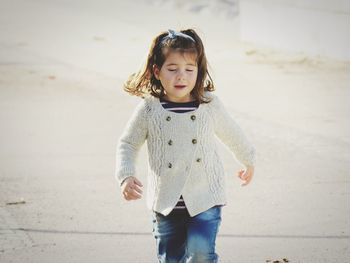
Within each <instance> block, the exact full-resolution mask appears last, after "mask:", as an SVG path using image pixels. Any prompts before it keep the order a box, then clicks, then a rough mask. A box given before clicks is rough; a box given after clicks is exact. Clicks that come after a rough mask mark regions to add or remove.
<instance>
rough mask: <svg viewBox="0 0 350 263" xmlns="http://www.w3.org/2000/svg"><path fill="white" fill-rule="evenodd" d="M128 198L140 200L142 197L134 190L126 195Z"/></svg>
mask: <svg viewBox="0 0 350 263" xmlns="http://www.w3.org/2000/svg"><path fill="white" fill-rule="evenodd" d="M128 196H129V197H131V198H132V199H140V198H141V197H142V195H140V194H139V193H137V192H136V191H135V190H131V191H130V192H129V193H128Z"/></svg>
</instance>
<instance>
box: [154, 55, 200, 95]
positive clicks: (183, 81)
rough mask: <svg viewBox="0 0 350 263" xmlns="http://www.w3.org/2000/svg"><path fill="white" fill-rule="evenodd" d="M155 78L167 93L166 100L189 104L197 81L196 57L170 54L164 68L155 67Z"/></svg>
mask: <svg viewBox="0 0 350 263" xmlns="http://www.w3.org/2000/svg"><path fill="white" fill-rule="evenodd" d="M153 72H154V75H155V77H156V78H157V79H158V80H160V82H161V83H162V86H163V88H164V91H165V96H164V98H165V99H167V100H169V101H173V102H189V101H191V100H192V98H191V94H190V92H191V91H192V90H193V88H194V86H195V85H196V81H197V73H198V68H197V62H196V60H195V56H194V55H192V54H187V53H183V54H181V53H179V52H170V54H169V55H168V57H167V58H166V60H165V62H164V64H163V66H162V68H161V69H160V70H159V69H158V67H157V66H156V65H154V66H153Z"/></svg>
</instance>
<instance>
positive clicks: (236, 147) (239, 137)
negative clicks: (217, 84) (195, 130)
mask: <svg viewBox="0 0 350 263" xmlns="http://www.w3.org/2000/svg"><path fill="white" fill-rule="evenodd" d="M211 103H213V106H214V114H213V115H214V116H213V117H214V123H215V134H216V135H217V137H218V138H219V139H220V140H221V141H222V142H223V143H224V144H225V145H226V146H227V147H228V148H229V149H230V150H231V151H232V152H233V154H234V156H235V157H236V159H237V160H238V161H239V162H240V163H242V164H243V165H245V166H254V165H255V161H256V160H255V159H256V158H255V155H256V154H255V148H254V146H253V145H252V144H251V143H250V141H249V140H248V139H247V137H246V136H245V134H244V133H243V131H242V129H241V128H240V127H239V125H238V124H237V123H236V122H235V120H234V119H233V118H232V117H231V116H230V114H229V113H228V112H227V110H226V108H225V106H224V104H223V103H222V102H221V100H220V99H219V98H218V97H217V96H213V100H212V102H211Z"/></svg>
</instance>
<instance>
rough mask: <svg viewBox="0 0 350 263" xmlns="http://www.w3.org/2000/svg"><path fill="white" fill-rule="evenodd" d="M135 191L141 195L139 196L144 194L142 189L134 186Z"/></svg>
mask: <svg viewBox="0 0 350 263" xmlns="http://www.w3.org/2000/svg"><path fill="white" fill-rule="evenodd" d="M134 190H135V191H136V192H137V193H139V194H142V190H141V188H140V187H138V186H137V185H135V186H134Z"/></svg>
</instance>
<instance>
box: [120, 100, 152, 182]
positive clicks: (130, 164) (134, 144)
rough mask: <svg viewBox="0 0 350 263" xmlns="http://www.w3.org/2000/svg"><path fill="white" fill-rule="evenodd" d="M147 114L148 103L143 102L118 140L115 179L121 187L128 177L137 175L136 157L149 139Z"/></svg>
mask: <svg viewBox="0 0 350 263" xmlns="http://www.w3.org/2000/svg"><path fill="white" fill-rule="evenodd" d="M146 114H147V112H146V103H145V100H143V101H142V102H140V103H139V104H138V105H137V107H136V109H135V110H134V112H133V114H132V116H131V118H130V119H129V121H128V123H127V125H126V127H125V130H124V131H123V133H122V135H121V137H120V138H119V140H118V144H117V150H116V172H115V178H116V180H117V181H118V182H119V184H120V185H121V184H122V182H123V181H124V180H125V179H126V178H127V177H129V176H133V175H135V172H136V170H135V162H136V157H137V154H138V152H139V150H140V148H141V146H142V145H143V144H144V142H145V140H146V138H147V130H148V128H147V116H146Z"/></svg>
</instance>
